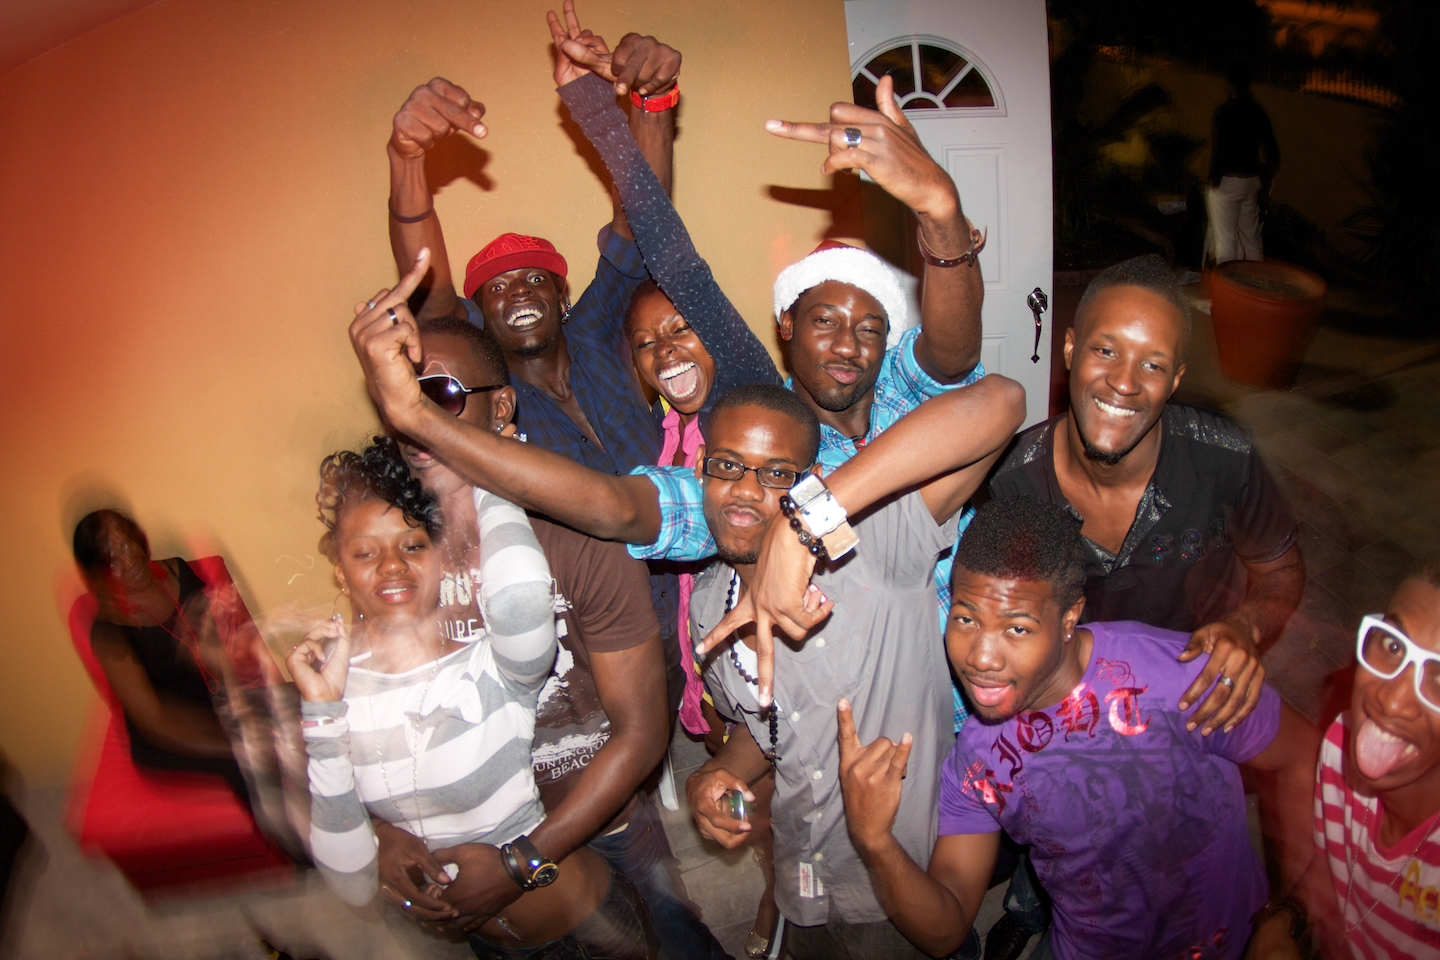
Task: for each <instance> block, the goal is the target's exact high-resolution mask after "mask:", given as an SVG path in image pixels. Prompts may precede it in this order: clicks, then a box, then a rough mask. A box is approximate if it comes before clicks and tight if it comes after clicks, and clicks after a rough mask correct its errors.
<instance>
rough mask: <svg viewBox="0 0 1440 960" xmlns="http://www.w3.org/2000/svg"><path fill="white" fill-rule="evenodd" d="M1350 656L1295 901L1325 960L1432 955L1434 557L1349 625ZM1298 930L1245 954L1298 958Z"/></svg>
mask: <svg viewBox="0 0 1440 960" xmlns="http://www.w3.org/2000/svg"><path fill="white" fill-rule="evenodd" d="M1355 646H1356V649H1355V657H1356V659H1357V660H1358V661H1359V665H1360V669H1359V670H1357V671H1356V673H1355V692H1354V695H1353V697H1352V699H1351V703H1350V709H1349V710H1347V711H1345V712H1344V713H1342V714H1341V715H1340V716H1339V717H1337V718H1336V719H1335V722H1334V723H1332V724H1331V725H1330V730H1329V732H1328V733H1327V734H1326V735H1325V742H1324V744H1323V745H1322V747H1321V749H1320V764H1319V768H1318V771H1317V775H1316V782H1315V816H1314V824H1315V846H1316V850H1317V854H1318V855H1317V856H1316V858H1315V860H1314V861H1313V862H1312V864H1311V868H1310V870H1309V871H1308V872H1307V873H1306V875H1305V878H1304V880H1303V881H1302V883H1301V884H1300V887H1299V888H1298V890H1297V893H1299V894H1301V895H1302V896H1303V898H1304V900H1305V902H1306V904H1307V905H1308V906H1309V914H1310V917H1311V919H1312V920H1313V921H1314V923H1315V929H1316V933H1317V935H1318V940H1319V943H1320V946H1321V952H1322V953H1323V954H1324V956H1326V957H1327V958H1332V960H1338V958H1342V957H1353V958H1355V960H1370V958H1385V960H1402V958H1418V957H1440V558H1431V559H1430V560H1428V561H1426V562H1424V563H1422V564H1420V565H1419V566H1418V567H1417V568H1416V569H1415V570H1414V572H1412V573H1411V574H1410V576H1409V577H1408V578H1407V579H1406V580H1404V581H1403V582H1402V583H1401V584H1400V586H1399V588H1398V589H1397V590H1396V591H1395V596H1394V597H1392V598H1391V600H1390V603H1389V604H1388V605H1387V607H1386V610H1385V613H1384V614H1379V613H1376V614H1371V615H1370V616H1367V617H1365V618H1363V619H1362V620H1361V621H1360V628H1359V630H1358V631H1356V645H1355ZM1295 914H1299V916H1300V917H1301V920H1302V922H1300V923H1298V924H1297V923H1295ZM1303 926H1304V923H1303V911H1295V912H1294V913H1293V914H1291V915H1290V916H1278V917H1275V918H1273V919H1271V920H1270V922H1269V923H1268V924H1264V925H1262V927H1261V928H1260V929H1258V930H1257V932H1256V941H1257V943H1256V945H1255V949H1254V950H1253V952H1252V955H1253V956H1255V957H1298V956H1300V954H1299V953H1298V952H1297V951H1296V949H1295V946H1294V942H1293V940H1292V939H1291V934H1292V931H1293V930H1294V928H1296V927H1303ZM1262 937H1264V938H1265V943H1264V944H1263V947H1262V944H1261V943H1260V940H1261V938H1262ZM1272 951H1273V952H1272Z"/></svg>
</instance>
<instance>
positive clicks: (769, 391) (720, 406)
mask: <svg viewBox="0 0 1440 960" xmlns="http://www.w3.org/2000/svg"><path fill="white" fill-rule="evenodd" d="M731 407H763V408H764V409H766V410H773V411H775V412H776V413H783V414H784V415H785V416H787V417H789V418H790V419H791V420H794V421H795V422H796V423H798V424H799V425H800V427H801V428H802V429H803V430H804V431H805V450H806V453H805V458H804V459H805V466H807V467H808V466H810V465H811V464H813V463H814V462H815V458H816V457H817V456H819V455H820V421H819V420H817V419H816V418H815V411H814V410H811V409H810V408H809V407H807V406H806V405H805V402H804V401H803V400H801V399H800V398H799V397H797V396H795V393H794V392H793V391H791V390H786V389H785V388H784V387H777V386H776V385H775V384H773V383H747V384H745V385H744V386H743V387H735V388H734V389H733V390H730V391H729V392H728V393H726V394H725V395H724V396H723V397H721V398H720V399H719V400H718V401H716V403H715V406H714V407H713V408H712V409H711V410H710V415H709V420H708V422H709V423H713V422H714V421H715V417H716V415H718V414H719V413H720V411H721V410H729V409H730V408H731Z"/></svg>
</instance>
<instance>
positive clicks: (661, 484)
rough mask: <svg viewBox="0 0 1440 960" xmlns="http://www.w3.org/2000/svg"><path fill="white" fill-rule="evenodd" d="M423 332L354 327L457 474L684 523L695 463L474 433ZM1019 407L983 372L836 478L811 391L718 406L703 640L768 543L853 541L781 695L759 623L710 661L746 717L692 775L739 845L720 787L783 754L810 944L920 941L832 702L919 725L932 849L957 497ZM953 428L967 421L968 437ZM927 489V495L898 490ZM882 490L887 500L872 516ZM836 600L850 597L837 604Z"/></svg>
mask: <svg viewBox="0 0 1440 960" xmlns="http://www.w3.org/2000/svg"><path fill="white" fill-rule="evenodd" d="M416 339H417V334H416V333H415V328H414V326H413V325H412V324H411V322H410V321H409V318H408V315H406V314H403V312H402V314H401V317H400V320H399V322H398V323H392V321H391V320H390V319H389V318H388V317H385V316H383V315H377V312H376V311H372V312H371V313H367V314H364V315H362V316H361V317H359V318H358V319H357V320H356V321H355V323H354V324H353V325H352V326H351V341H352V343H353V345H354V347H355V351H356V354H357V356H358V357H359V358H360V361H361V364H362V366H364V367H365V370H366V374H367V378H368V380H369V387H370V392H371V395H372V396H373V397H374V398H375V400H376V403H377V405H378V406H379V407H380V410H381V413H382V415H383V416H384V417H385V419H386V421H387V422H388V423H390V424H391V425H392V426H393V427H394V428H395V429H397V430H400V431H402V432H403V433H405V434H406V435H407V436H411V437H415V438H417V439H418V441H419V442H423V443H424V444H425V445H426V447H427V448H428V449H430V450H432V451H436V452H437V454H438V455H439V456H441V457H443V458H444V459H445V460H446V462H447V463H449V464H451V465H452V466H453V468H454V469H455V470H456V472H457V473H460V474H462V475H464V476H466V477H470V478H471V479H480V478H484V485H485V486H486V488H487V489H491V490H495V491H502V492H503V494H504V495H505V496H507V497H509V498H510V499H512V500H514V501H516V502H517V503H520V504H521V505H522V506H525V507H527V508H529V509H534V510H538V511H540V512H543V513H546V514H548V515H549V516H552V517H554V518H555V519H557V520H560V521H561V522H563V523H566V524H569V525H570V526H573V527H575V528H576V529H580V530H587V531H592V532H593V531H595V530H596V529H597V528H604V527H607V525H611V524H619V525H621V526H622V527H623V528H624V536H625V538H626V539H632V540H635V541H636V542H643V543H655V544H661V543H662V542H663V541H664V539H666V538H667V537H674V536H685V535H686V533H687V531H684V530H683V529H682V528H683V527H684V526H685V524H686V522H687V518H688V516H689V513H688V511H686V510H684V509H677V508H676V507H675V506H674V505H673V504H671V503H667V502H666V497H665V493H664V491H665V490H666V488H667V483H674V484H678V485H680V486H683V487H688V486H689V484H686V483H685V482H684V477H683V475H684V474H686V473H688V471H686V469H685V468H683V467H669V468H663V467H661V468H653V470H651V471H648V472H647V473H648V475H636V476H625V477H612V476H608V475H605V474H602V473H599V472H597V471H593V470H589V469H587V468H585V467H583V466H581V465H580V464H577V463H575V462H574V461H572V460H568V459H566V458H564V457H561V456H558V455H556V454H553V453H551V452H549V451H547V450H541V449H538V448H536V447H533V446H531V445H529V444H523V443H516V442H514V441H512V440H507V439H505V438H503V437H500V436H497V435H496V434H494V433H492V432H490V431H487V430H483V429H477V428H476V427H475V426H474V425H473V424H470V423H468V422H466V421H465V420H462V419H459V418H456V417H453V416H450V415H448V414H446V413H445V412H444V410H443V409H442V408H441V407H440V406H439V405H438V404H436V403H435V402H434V399H433V398H432V397H428V396H426V395H425V394H424V393H422V392H421V390H420V389H419V384H418V382H417V380H416V376H415V372H414V369H413V367H412V365H411V362H410V359H409V357H410V355H411V347H412V344H413V343H414V341H415V340H416ZM1023 417H1024V393H1023V391H1022V390H1021V389H1020V388H1019V386H1018V385H1017V384H1015V383H1014V382H1013V381H1010V380H1006V379H1004V378H1003V377H998V376H990V377H985V378H983V379H981V380H980V381H978V382H977V383H975V384H972V385H970V386H966V387H961V388H959V389H957V390H953V391H950V392H947V393H945V394H943V395H942V396H940V397H937V398H935V399H933V400H930V401H928V402H926V403H925V404H923V405H922V406H921V407H920V408H919V409H918V410H916V411H915V412H914V413H912V414H910V415H909V416H908V417H906V418H903V419H901V420H900V421H899V422H898V423H896V424H895V425H894V426H892V427H890V429H888V430H887V431H885V432H884V433H882V434H880V435H879V436H878V437H876V438H875V439H874V440H873V441H871V442H870V443H868V444H866V446H865V449H864V450H862V451H861V452H860V453H859V454H858V455H857V456H856V457H854V458H853V459H851V460H850V461H849V462H847V463H845V464H844V465H842V466H841V467H839V468H838V469H837V470H835V471H834V472H833V473H831V474H830V475H829V477H828V485H827V483H825V482H821V480H820V478H819V475H818V474H819V471H818V467H817V465H816V458H817V456H818V454H819V444H820V427H819V423H818V421H817V420H816V418H815V414H814V412H813V411H812V410H811V409H810V407H809V405H808V404H806V403H804V402H803V401H802V400H801V399H800V398H799V397H798V396H797V395H796V394H795V393H793V392H791V391H789V390H785V389H783V388H781V387H776V386H772V385H764V384H752V385H750V386H746V387H739V388H737V389H735V390H732V391H731V392H730V393H728V394H726V395H725V397H723V398H722V399H721V400H720V401H719V402H718V403H717V404H716V406H715V408H714V411H713V413H712V414H711V417H710V420H709V422H708V424H707V427H706V441H707V445H706V446H705V447H703V448H702V449H701V450H700V451H699V455H698V465H697V469H696V471H695V474H698V479H699V482H700V486H701V488H702V491H703V498H704V505H703V516H704V523H705V528H706V529H705V530H704V534H705V535H706V536H707V537H713V538H714V541H715V543H716V545H717V546H718V549H719V555H720V558H721V560H722V561H723V562H721V563H717V564H714V565H712V566H711V567H710V568H709V569H708V570H707V571H706V572H705V573H704V574H702V575H701V576H700V577H699V578H697V583H696V587H695V592H694V594H693V595H692V606H691V621H692V622H691V628H692V630H691V634H692V636H704V635H705V634H706V633H707V632H708V631H710V630H711V629H712V628H714V627H715V625H716V624H717V623H719V622H720V620H721V619H722V617H723V616H724V614H725V613H726V612H727V610H728V609H729V608H731V607H734V606H737V605H744V604H748V603H750V602H751V597H750V595H749V584H750V580H751V579H752V577H753V575H754V574H755V572H756V564H757V563H758V562H759V561H760V556H761V547H762V544H764V545H765V546H766V547H767V549H768V550H770V551H773V552H778V553H784V552H786V551H789V553H790V555H792V556H793V554H794V553H795V552H796V551H799V552H800V553H802V554H804V556H805V557H811V558H812V560H813V557H812V554H811V553H808V552H806V548H807V545H808V546H809V547H810V548H811V549H813V550H815V551H817V552H818V551H820V550H821V549H822V547H823V549H824V550H826V551H834V554H835V557H836V559H837V560H839V559H840V558H841V556H842V550H843V551H846V552H849V549H848V548H851V547H853V553H854V555H853V556H845V557H844V561H843V562H842V563H837V564H834V565H826V566H824V567H823V568H822V569H819V570H817V572H816V573H815V575H814V583H813V584H812V585H810V586H808V587H801V588H800V592H803V593H804V595H805V597H806V599H805V601H804V606H805V608H806V610H807V612H809V613H812V614H814V615H816V616H817V617H821V618H823V617H824V616H825V615H827V614H829V615H830V617H829V619H828V620H823V622H821V623H820V625H819V626H818V627H816V628H815V629H813V630H811V631H809V635H808V636H806V637H805V639H804V641H803V642H801V643H797V644H794V645H790V644H785V643H781V644H777V645H776V648H777V649H776V653H775V656H776V658H777V659H778V660H779V661H781V662H782V664H783V668H782V669H781V670H778V671H776V686H775V694H774V703H773V704H772V703H771V698H770V697H769V696H768V695H764V694H761V693H760V691H759V690H758V689H756V688H754V687H753V686H752V685H751V683H750V680H751V678H756V677H757V674H758V672H759V670H760V667H759V659H758V655H757V649H758V646H759V644H758V639H757V636H756V631H755V630H754V628H753V627H752V626H750V625H746V626H744V627H742V628H741V629H739V630H737V632H736V634H735V640H734V641H733V642H730V643H727V644H725V645H722V647H721V648H720V650H719V651H718V652H717V653H716V654H715V656H714V657H712V658H711V660H710V661H709V663H708V664H707V667H706V674H707V684H708V685H709V687H710V690H711V693H712V696H713V697H714V698H715V700H716V705H717V707H718V708H719V709H720V711H721V713H722V714H725V715H727V716H728V717H729V718H730V719H732V720H735V721H739V722H741V724H742V725H740V726H737V727H736V729H735V732H734V733H732V735H731V737H730V739H729V740H728V741H727V743H726V744H725V746H724V747H723V748H722V749H721V750H720V751H719V752H718V753H717V754H716V755H715V757H713V758H712V759H711V760H710V761H709V762H708V763H706V764H705V765H704V766H703V767H701V768H700V770H698V771H697V772H696V773H695V774H694V775H692V776H691V778H690V780H689V782H688V783H687V785H686V790H687V795H688V797H689V801H690V807H691V811H692V813H693V814H694V815H695V817H696V820H697V823H698V824H699V827H700V829H701V832H702V833H704V834H705V835H706V836H708V837H711V838H712V839H714V840H716V841H717V842H719V843H722V844H724V845H725V846H728V847H735V846H739V845H740V844H742V843H743V842H744V841H745V838H746V833H747V832H748V830H749V824H748V823H743V822H741V821H739V820H737V819H735V818H734V817H733V816H732V815H731V813H730V808H728V807H727V806H723V805H722V800H723V798H724V795H725V794H726V793H727V792H728V791H732V790H738V791H741V792H742V793H748V787H747V784H748V783H749V782H750V781H752V780H754V779H756V778H757V777H759V776H760V775H762V774H763V773H764V772H765V770H766V769H768V767H769V766H770V765H771V764H772V763H773V764H774V766H775V769H776V785H777V786H776V790H777V792H776V796H775V800H774V803H773V806H772V828H773V831H774V836H775V867H776V877H777V888H776V900H777V905H778V906H779V908H780V911H781V913H782V914H783V915H784V916H785V917H786V919H787V921H788V922H789V923H790V924H791V928H790V932H789V934H788V936H789V941H788V942H789V944H790V948H789V949H790V953H791V955H792V956H794V957H796V958H808V957H827V956H834V955H836V954H837V953H845V954H848V955H849V956H853V957H869V956H882V955H883V956H900V957H903V956H914V957H917V958H918V957H921V956H922V954H920V953H919V952H918V951H917V950H915V948H914V947H913V946H911V945H910V944H909V942H908V941H907V940H906V939H905V938H904V937H903V936H902V935H901V934H900V933H899V932H898V931H897V930H896V929H895V928H894V926H893V925H892V924H891V923H890V921H889V920H888V919H887V918H886V917H885V913H884V910H883V909H882V908H881V907H880V905H879V902H878V900H877V899H876V897H875V893H874V890H873V889H872V888H871V886H870V882H869V879H868V878H867V876H866V874H865V871H864V870H863V869H862V865H861V864H860V862H859V860H858V857H857V855H856V853H855V850H854V847H853V846H852V845H851V842H850V839H849V836H848V834H847V832H846V827H845V818H844V815H843V810H842V801H841V797H840V791H839V785H838V783H839V782H838V777H837V773H838V756H837V753H836V750H837V747H836V720H835V710H834V703H835V701H836V699H837V698H839V697H842V696H843V697H846V698H848V699H850V700H851V702H853V703H855V704H856V715H857V716H858V717H861V718H863V720H862V723H863V726H864V730H863V732H862V735H863V736H865V737H867V739H874V738H876V737H880V736H889V737H892V738H894V739H896V740H899V739H901V738H902V736H905V735H910V736H912V737H913V740H914V743H915V748H914V749H915V752H916V755H917V758H916V759H915V761H914V763H913V766H912V771H913V774H912V776H911V777H910V778H909V780H908V781H907V785H906V787H905V797H904V798H902V801H901V816H900V818H899V819H898V820H897V825H896V831H897V834H896V835H897V837H903V839H902V843H904V844H905V847H906V849H907V850H909V851H911V852H912V855H914V856H916V857H918V858H921V859H923V858H925V857H926V856H928V852H929V850H930V849H931V847H932V846H933V843H934V805H935V802H936V797H937V795H938V779H937V776H938V770H939V764H940V761H941V759H942V758H943V757H944V755H945V753H946V752H948V750H949V749H950V746H951V744H952V743H953V742H954V734H953V723H952V720H951V717H952V700H951V696H952V694H951V684H950V678H949V672H948V669H947V667H946V664H945V657H944V650H943V647H942V645H941V643H940V633H939V622H938V619H937V618H936V616H935V604H936V602H937V601H936V593H935V581H934V565H935V559H936V557H937V556H938V555H939V554H940V553H941V552H943V551H944V550H946V549H948V548H949V547H950V545H952V544H953V543H954V542H955V533H956V528H957V525H958V522H959V519H958V513H959V511H960V509H961V508H962V507H963V506H964V504H965V502H966V500H968V498H969V497H970V495H971V493H973V492H974V490H975V488H976V487H977V486H978V485H979V483H980V482H981V481H982V480H983V478H984V475H985V473H986V471H987V470H988V469H989V467H990V465H991V464H993V463H994V461H995V459H996V458H997V457H998V456H999V453H1000V451H1001V450H1002V449H1003V448H1004V446H1005V444H1006V443H1007V442H1008V441H1009V438H1010V436H1011V435H1012V434H1013V432H1014V430H1015V428H1016V426H1018V425H1019V423H1020V422H1021V420H1022V418H1023ZM956 423H966V424H969V425H970V428H969V429H968V430H966V431H964V432H963V433H961V434H959V435H957V432H956V430H955V428H954V425H955V424H956ZM936 477H938V478H939V479H932V478H936ZM694 479H696V478H695V477H694V476H693V475H692V477H691V480H690V483H693V482H694ZM801 480H803V481H804V482H798V481H801ZM927 481H928V482H927ZM916 486H920V489H919V490H918V492H912V493H909V494H906V495H903V496H899V497H898V498H897V497H895V496H894V495H895V494H897V493H898V492H900V491H903V490H906V489H910V488H914V487H916ZM782 496H784V497H789V498H791V500H790V501H789V502H790V504H791V505H790V506H789V507H787V508H785V509H788V510H789V511H790V513H791V514H792V515H794V516H797V517H802V518H803V521H801V522H799V525H798V527H797V528H795V529H793V530H792V528H791V526H790V525H789V522H788V521H789V518H787V517H786V516H785V515H784V514H783V513H782V499H781V498H782ZM887 498H889V499H887ZM872 504H880V506H878V507H876V508H875V509H873V510H868V512H865V513H864V514H863V516H862V515H861V513H862V511H866V510H867V508H869V507H870V506H871V505H872ZM847 514H848V515H851V516H856V517H857V520H856V522H855V524H854V527H853V535H854V536H857V537H858V538H859V544H858V546H855V545H854V542H853V539H852V540H851V541H850V543H849V544H847V543H846V541H845V539H844V531H845V530H848V529H850V528H849V527H848V526H847V525H846V524H845V522H844V521H845V518H846V516H847ZM777 519H778V521H779V522H778V523H777V522H776V521H777ZM807 525H808V527H807ZM837 533H838V534H840V536H839V537H837V536H836V534H837ZM801 534H803V535H804V537H803V538H802V537H801V536H800V535H801ZM812 535H813V536H812ZM816 537H819V538H820V539H819V541H818V542H817V540H816V539H815V538H816ZM807 574H808V570H807ZM830 597H835V598H837V599H840V598H843V600H844V603H843V604H840V605H838V606H833V607H832V604H831V602H830V599H829V598H830ZM862 705H863V707H862ZM752 799H753V798H752Z"/></svg>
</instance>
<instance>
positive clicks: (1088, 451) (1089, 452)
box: [1075, 417, 1150, 467]
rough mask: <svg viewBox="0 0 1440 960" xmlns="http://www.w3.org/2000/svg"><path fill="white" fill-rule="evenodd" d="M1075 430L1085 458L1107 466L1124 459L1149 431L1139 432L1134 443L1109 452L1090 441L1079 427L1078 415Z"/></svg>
mask: <svg viewBox="0 0 1440 960" xmlns="http://www.w3.org/2000/svg"><path fill="white" fill-rule="evenodd" d="M1075 432H1076V433H1078V434H1079V435H1080V443H1081V445H1082V446H1083V447H1084V449H1085V459H1086V460H1093V461H1095V462H1096V463H1103V464H1105V466H1107V467H1113V466H1115V465H1116V464H1117V463H1119V462H1120V461H1121V460H1124V459H1125V458H1126V457H1128V456H1129V455H1130V451H1132V450H1134V449H1135V448H1136V447H1138V446H1140V441H1141V440H1144V439H1145V434H1146V433H1149V432H1150V431H1149V430H1146V431H1145V433H1142V434H1140V437H1139V439H1137V440H1136V441H1135V442H1134V443H1132V444H1130V446H1128V447H1126V448H1125V449H1124V450H1117V451H1115V452H1111V451H1109V450H1101V449H1100V448H1099V447H1097V446H1095V444H1093V443H1091V442H1090V438H1089V437H1087V436H1085V431H1084V430H1082V429H1080V420H1079V418H1078V417H1077V418H1076V419H1075Z"/></svg>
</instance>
